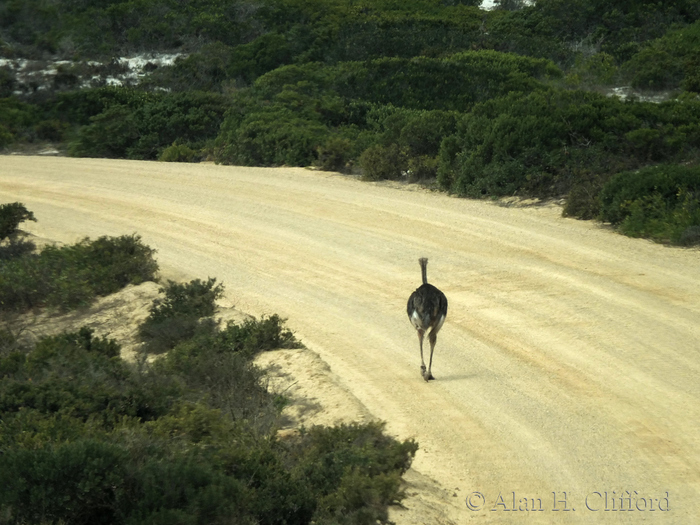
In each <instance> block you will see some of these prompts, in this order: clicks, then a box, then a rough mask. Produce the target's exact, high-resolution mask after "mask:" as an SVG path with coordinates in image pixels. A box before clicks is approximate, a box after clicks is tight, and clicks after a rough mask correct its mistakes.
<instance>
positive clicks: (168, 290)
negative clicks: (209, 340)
mask: <svg viewBox="0 0 700 525" xmlns="http://www.w3.org/2000/svg"><path fill="white" fill-rule="evenodd" d="M160 292H161V293H164V294H165V297H164V298H163V299H160V298H158V299H155V300H154V301H153V306H152V307H151V311H150V314H149V316H148V318H147V319H146V320H145V321H144V322H143V323H142V324H141V326H140V327H139V335H140V336H141V339H142V340H143V341H144V342H145V343H146V348H147V351H149V352H164V351H167V350H170V349H171V348H174V347H175V346H176V345H177V344H178V343H179V342H181V341H184V340H187V339H190V338H192V336H194V334H195V333H196V332H197V330H198V328H199V327H200V325H201V324H202V323H200V319H201V318H202V317H211V316H212V315H214V312H215V311H216V304H215V301H216V300H217V299H218V298H220V297H221V296H222V295H223V294H224V286H223V285H222V284H221V283H219V284H216V279H214V278H209V279H208V280H207V281H206V282H204V281H201V280H199V279H195V280H193V281H190V282H189V283H185V284H180V283H176V282H173V281H168V284H167V285H166V286H165V287H163V288H161V289H160Z"/></svg>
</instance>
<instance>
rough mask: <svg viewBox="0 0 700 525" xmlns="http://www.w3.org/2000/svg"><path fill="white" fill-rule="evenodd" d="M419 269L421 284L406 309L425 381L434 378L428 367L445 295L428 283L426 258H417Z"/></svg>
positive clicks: (438, 329) (443, 312)
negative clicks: (427, 354) (426, 352)
mask: <svg viewBox="0 0 700 525" xmlns="http://www.w3.org/2000/svg"><path fill="white" fill-rule="evenodd" d="M418 262H419V263H420V269H421V273H422V276H423V284H422V285H421V286H420V287H419V288H418V289H416V291H415V292H413V293H412V294H411V297H409V298H408V305H407V306H406V311H407V312H408V318H409V319H410V320H411V324H413V326H415V327H416V330H417V331H418V342H419V343H420V361H421V367H420V370H421V375H422V376H423V379H425V380H426V381H430V380H431V379H435V378H434V377H433V374H432V373H431V371H430V369H431V368H432V366H433V350H435V341H436V340H437V334H438V332H439V331H440V328H442V324H443V323H444V322H445V317H446V316H447V297H445V294H444V293H442V292H441V291H440V290H438V289H437V288H436V287H435V286H433V285H432V284H428V259H426V258H425V257H421V258H420V259H418ZM428 330H430V332H429V333H428V340H429V341H430V361H429V362H428V369H427V370H426V369H425V361H424V360H423V336H424V335H425V332H427V331H428Z"/></svg>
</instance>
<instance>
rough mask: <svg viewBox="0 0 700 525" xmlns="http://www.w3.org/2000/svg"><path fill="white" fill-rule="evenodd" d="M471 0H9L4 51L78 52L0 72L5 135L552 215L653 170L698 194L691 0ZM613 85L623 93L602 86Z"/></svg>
mask: <svg viewBox="0 0 700 525" xmlns="http://www.w3.org/2000/svg"><path fill="white" fill-rule="evenodd" d="M479 4H480V1H479V0H456V1H434V0H414V1H411V2H403V3H396V2H392V1H388V0H382V1H375V2H369V3H367V2H365V3H362V2H361V3H359V4H358V3H357V2H350V1H346V0H310V1H309V0H305V1H299V0H263V1H262V2H257V1H256V2H250V1H248V0H239V1H237V2H229V1H226V2H223V1H220V0H198V1H196V2H188V3H187V5H184V4H179V3H176V2H172V1H170V0H152V1H148V2H119V1H117V2H109V3H107V4H104V3H99V2H90V1H87V2H79V3H74V2H55V3H53V4H51V5H47V4H46V3H43V2H39V1H38V0H32V1H29V2H19V1H11V2H6V3H5V4H3V6H2V7H0V21H1V22H0V40H1V41H0V54H1V55H4V56H5V57H7V58H22V57H29V58H48V57H61V58H68V59H70V60H72V62H71V63H72V64H73V65H72V66H69V65H63V66H60V68H61V69H60V70H59V71H58V72H57V73H56V76H55V77H54V84H53V86H51V88H50V89H39V88H38V87H37V86H34V87H32V86H30V85H25V84H22V83H21V82H20V81H19V80H18V79H17V77H16V76H15V75H13V73H12V71H11V70H10V69H9V68H7V67H6V68H4V69H3V68H0V97H3V96H4V97H5V98H0V148H1V147H13V145H14V147H17V145H18V144H28V143H32V142H35V143H36V142H41V141H49V142H52V143H54V144H59V145H60V147H61V148H62V149H63V151H65V152H66V153H67V154H69V155H74V156H89V157H109V158H130V159H146V160H162V161H170V162H198V161H200V160H202V159H209V160H214V161H216V162H218V163H222V164H236V165H255V166H280V165H290V166H311V165H313V166H317V167H318V168H320V169H324V170H334V171H341V172H347V173H356V174H360V175H361V176H362V177H363V178H364V179H366V180H382V179H397V180H408V181H411V182H420V183H423V184H427V185H430V186H431V187H434V188H436V189H439V190H442V191H447V192H451V193H454V194H456V195H459V196H464V197H478V198H498V197H502V196H512V195H517V196H523V197H536V198H543V199H547V198H565V199H566V201H567V204H566V209H565V212H564V213H565V215H567V216H570V217H576V218H580V219H597V220H601V221H608V220H609V219H608V218H607V216H606V214H605V213H604V212H603V207H604V206H603V202H602V200H601V199H602V198H603V195H604V194H606V192H607V191H608V190H605V189H604V188H605V187H606V185H607V184H619V181H620V180H625V181H630V182H631V181H632V179H634V178H635V177H636V176H635V175H630V176H627V177H623V179H619V178H618V174H620V173H626V172H631V173H636V172H637V171H638V170H641V171H640V173H642V175H640V177H644V173H645V171H644V170H647V169H652V168H658V169H663V170H666V173H667V177H670V178H671V179H673V180H674V181H675V182H673V183H672V185H675V190H674V191H676V193H682V194H683V195H684V197H683V199H685V200H684V202H686V207H690V208H692V207H693V206H696V205H697V204H698V202H699V201H698V197H697V194H696V193H695V190H693V188H694V187H695V186H697V183H696V180H695V178H694V177H697V171H694V170H695V168H696V167H697V166H698V163H699V157H700V98H699V97H698V93H700V76H699V75H700V74H699V73H698V71H700V62H699V61H698V60H699V59H698V56H700V3H698V2H697V1H695V0H672V1H666V2H657V1H652V0H642V1H634V2H632V1H627V2H614V3H611V2H607V1H603V0H572V1H564V0H536V1H534V2H533V3H531V5H530V4H529V3H526V2H522V1H519V0H501V1H500V2H497V8H496V9H494V10H492V11H483V10H481V9H480V8H479V7H478V5H479ZM59 11H60V15H61V16H57V15H58V12H59ZM157 51H160V52H166V51H167V52H178V53H182V56H181V58H180V59H178V60H177V61H176V62H175V64H174V65H173V66H169V67H160V68H155V69H154V70H153V71H152V72H151V74H150V75H148V76H146V77H144V78H143V79H142V80H141V81H140V82H138V83H134V84H133V85H130V86H121V87H114V86H112V87H109V86H104V87H98V88H89V89H81V88H80V84H81V79H82V78H84V76H85V74H86V73H85V71H87V70H88V69H86V68H88V61H89V60H90V59H94V58H102V59H109V58H111V57H114V56H124V55H128V54H134V53H141V52H157ZM107 61H108V60H107ZM90 67H94V66H90ZM621 86H627V87H629V88H630V89H634V90H636V94H628V95H627V97H626V98H624V99H622V98H619V97H617V96H610V95H611V93H612V90H613V88H615V87H621ZM652 95H661V98H662V99H663V100H665V101H664V102H662V103H652V102H649V101H647V100H646V99H647V98H649V97H651V96H652ZM685 169H688V170H690V171H689V173H691V175H689V176H683V177H681V178H677V175H676V174H677V173H679V171H678V170H681V171H682V170H685ZM688 177H690V182H688V180H689V179H688ZM613 179H614V180H615V181H617V182H612V181H613ZM646 197H649V198H652V197H653V195H652V194H649V195H647V196H646ZM624 205H625V206H627V207H629V206H631V203H625V204H624ZM637 209H641V210H642V211H639V212H638V214H639V213H642V214H645V213H647V212H648V213H652V215H650V216H649V217H648V218H649V220H651V219H652V217H653V218H654V220H658V219H659V217H658V213H656V212H652V211H651V208H650V207H649V206H642V207H641V208H639V207H638V208H637ZM690 215H691V216H693V214H692V213H691V214H690ZM664 220H665V219H662V222H663V221H664ZM674 220H675V219H674ZM614 224H617V223H614ZM620 224H621V223H620ZM674 224H675V226H673V227H670V226H669V227H663V228H656V227H655V228H653V230H654V232H655V233H654V234H651V233H649V232H651V230H649V229H647V228H642V229H636V230H634V231H635V233H634V234H635V235H640V236H644V237H650V238H653V239H655V240H658V241H660V242H672V243H676V242H681V241H680V239H684V241H682V242H686V243H689V244H693V243H694V241H692V239H694V238H695V237H696V236H695V235H694V234H693V233H692V232H693V231H694V230H693V228H695V227H698V226H700V225H699V224H697V223H696V222H695V219H691V223H690V224H689V225H688V226H687V228H690V230H689V231H687V232H684V233H681V234H676V233H674V234H671V233H670V232H671V231H672V230H673V231H676V228H678V227H679V226H678V223H677V221H676V222H675V223H674ZM687 228H686V229H687ZM620 231H621V232H623V233H631V232H632V230H629V229H627V228H625V227H623V228H621V229H620Z"/></svg>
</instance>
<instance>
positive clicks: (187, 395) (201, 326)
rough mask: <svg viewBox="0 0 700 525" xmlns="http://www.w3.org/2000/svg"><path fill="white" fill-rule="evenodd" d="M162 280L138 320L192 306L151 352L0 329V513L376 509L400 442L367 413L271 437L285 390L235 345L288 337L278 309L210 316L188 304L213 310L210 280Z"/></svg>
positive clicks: (275, 514)
mask: <svg viewBox="0 0 700 525" xmlns="http://www.w3.org/2000/svg"><path fill="white" fill-rule="evenodd" d="M115 255H116V254H114V253H113V254H112V256H115ZM118 260H119V256H118V255H116V260H115V261H114V264H113V265H118V264H119V261H118ZM93 270H94V271H95V272H96V273H97V274H100V273H101V272H100V270H99V267H95V268H93ZM85 277H89V275H88V276H86V275H80V274H79V275H76V274H69V275H66V276H65V280H66V281H73V280H80V279H83V278H85ZM94 277H95V280H96V279H97V278H99V275H95V276H94ZM164 291H165V293H166V295H165V298H164V299H161V300H157V301H156V302H155V303H154V305H153V308H152V310H151V316H150V317H149V319H148V320H147V322H146V325H150V326H151V328H152V327H153V326H154V325H157V324H158V323H161V324H162V322H163V321H164V320H166V319H170V320H172V319H179V320H182V319H183V318H192V319H194V320H195V321H196V322H197V330H195V331H194V332H191V333H189V334H182V337H181V338H180V339H179V340H178V341H176V342H175V344H174V348H173V349H172V350H171V351H170V352H169V353H167V354H165V355H163V356H162V357H161V358H160V359H158V360H156V361H155V362H154V363H152V364H147V360H146V359H145V355H143V356H141V357H140V358H139V359H138V361H137V362H136V363H128V362H126V361H124V360H122V359H121V358H120V357H119V353H120V348H119V346H118V345H117V344H116V343H115V342H114V341H113V340H110V339H106V338H100V337H96V336H95V335H94V333H93V332H92V331H91V330H90V329H87V328H82V329H80V330H78V331H77V332H71V333H62V334H59V335H56V336H51V337H45V338H43V339H41V340H40V341H39V342H38V343H37V344H36V345H34V346H33V347H25V346H23V345H22V344H21V343H19V342H18V341H17V339H16V338H15V337H14V336H13V334H12V333H11V332H8V331H6V330H3V331H0V412H1V413H2V424H1V425H0V485H1V486H2V487H3V490H2V491H0V520H1V521H2V522H3V523H75V524H81V523H85V524H88V523H97V522H99V523H104V524H122V523H123V524H129V523H191V524H211V523H230V522H231V521H232V520H233V521H234V522H236V523H251V524H252V523H266V524H288V525H289V524H299V525H302V524H308V523H329V524H330V523H343V524H348V525H354V524H357V525H362V524H367V523H377V522H378V521H379V522H382V523H385V522H386V521H387V505H389V504H391V503H394V502H397V501H399V500H400V499H401V498H402V493H401V491H400V489H399V486H400V482H401V474H403V473H404V472H405V471H406V470H407V469H408V467H409V466H410V464H411V460H412V458H413V456H414V454H415V452H416V449H417V445H416V444H415V442H413V441H412V440H409V441H404V442H398V441H396V440H394V439H393V438H390V437H388V436H386V435H385V434H384V433H383V432H382V430H383V425H382V424H378V423H370V424H366V425H358V424H351V425H341V426H338V427H332V428H324V427H314V428H312V429H310V430H302V432H301V433H300V434H299V436H297V437H292V438H289V439H287V440H285V441H279V440H278V439H277V438H276V429H277V424H278V416H279V412H280V409H281V407H282V406H284V403H285V400H284V398H282V397H281V396H280V395H278V394H274V393H271V392H269V391H268V389H267V386H266V382H265V380H264V375H263V373H262V371H261V370H259V369H258V368H256V367H255V366H254V365H253V364H252V362H251V359H252V357H253V356H254V355H255V354H256V353H258V352H261V351H265V350H271V349H275V348H280V347H286V348H296V347H299V346H300V344H299V342H298V341H297V340H296V339H295V338H294V336H293V334H292V333H291V332H289V330H287V329H286V328H285V327H284V322H283V320H281V319H280V318H279V317H277V316H272V317H269V318H266V319H262V320H259V321H257V320H249V321H247V322H245V323H243V324H242V325H236V324H231V323H229V324H228V325H227V326H226V328H225V329H223V330H221V329H220V328H219V326H218V324H217V323H215V322H213V321H211V320H209V321H207V320H206V319H200V318H199V316H201V315H211V314H212V313H213V308H214V303H213V301H214V299H215V298H216V296H217V295H218V294H220V292H221V285H216V286H215V280H214V279H209V280H208V281H206V282H203V281H200V280H195V281H192V282H190V283H186V284H177V283H170V284H169V285H168V286H167V287H166V288H165V289H164ZM141 328H142V332H144V326H142V327H141ZM145 331H146V332H147V330H145Z"/></svg>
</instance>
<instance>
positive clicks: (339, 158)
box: [316, 137, 352, 171]
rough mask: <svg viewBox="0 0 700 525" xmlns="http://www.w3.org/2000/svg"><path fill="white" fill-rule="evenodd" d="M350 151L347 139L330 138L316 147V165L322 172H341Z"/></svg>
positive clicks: (350, 147) (350, 146)
mask: <svg viewBox="0 0 700 525" xmlns="http://www.w3.org/2000/svg"><path fill="white" fill-rule="evenodd" d="M351 151H352V144H351V142H350V141H349V140H348V139H344V138H340V137H331V138H329V139H328V140H327V141H326V142H325V143H324V144H323V145H321V146H319V147H318V153H317V156H318V160H317V161H316V165H317V166H318V167H319V168H320V169H322V170H324V171H343V170H344V169H345V166H346V165H347V163H348V160H349V159H350V154H351Z"/></svg>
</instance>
